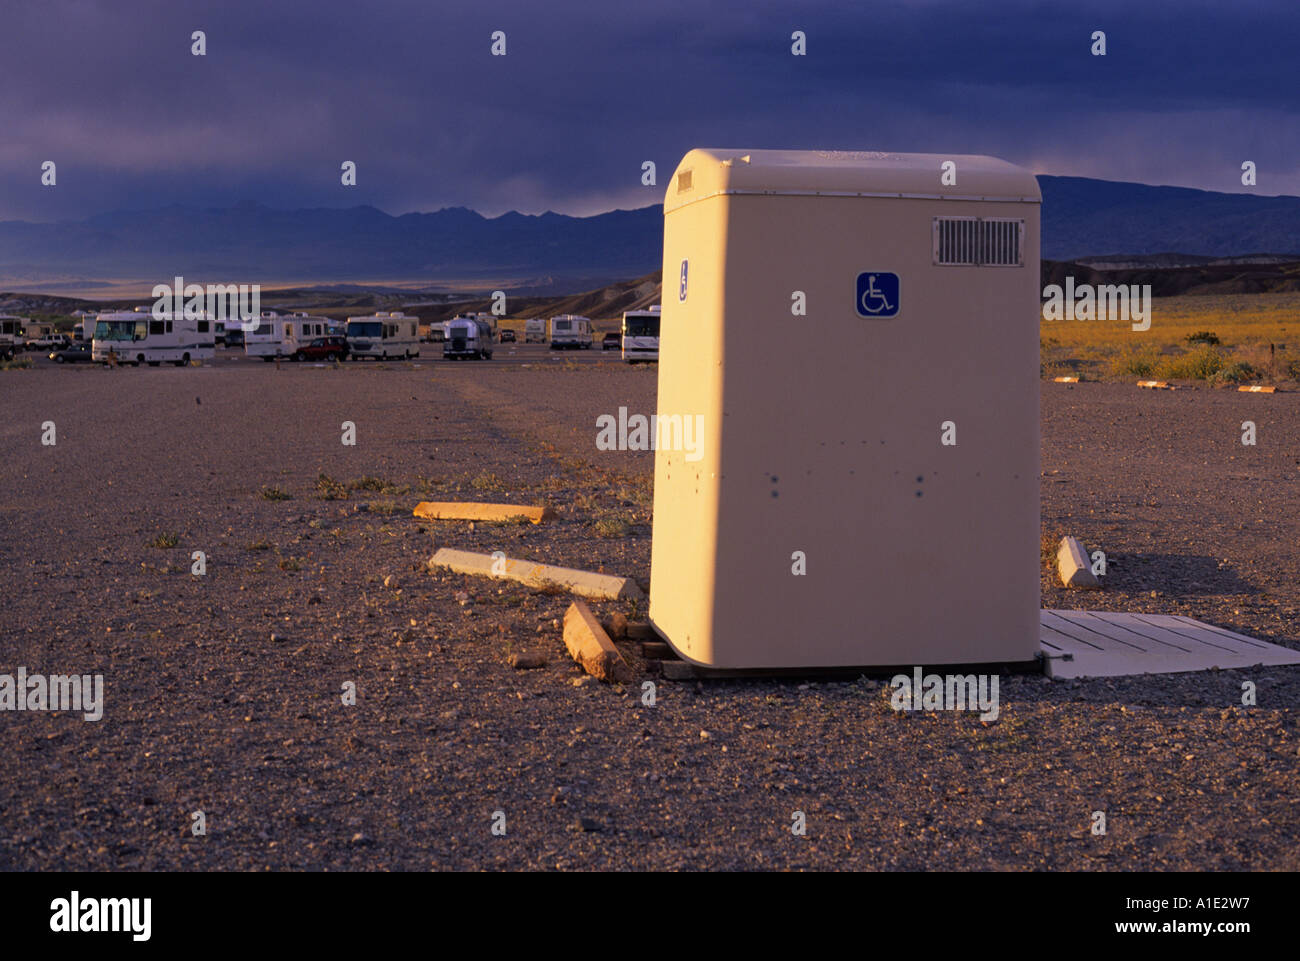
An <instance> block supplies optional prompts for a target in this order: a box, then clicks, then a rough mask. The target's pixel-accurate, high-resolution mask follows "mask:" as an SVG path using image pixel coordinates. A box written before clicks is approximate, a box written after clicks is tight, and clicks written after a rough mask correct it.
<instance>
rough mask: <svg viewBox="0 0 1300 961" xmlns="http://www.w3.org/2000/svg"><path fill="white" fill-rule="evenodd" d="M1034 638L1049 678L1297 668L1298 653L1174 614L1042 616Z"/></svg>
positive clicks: (1054, 613)
mask: <svg viewBox="0 0 1300 961" xmlns="http://www.w3.org/2000/svg"><path fill="white" fill-rule="evenodd" d="M1039 624H1040V625H1041V633H1040V635H1039V638H1040V642H1041V647H1042V654H1043V658H1044V660H1045V661H1046V663H1047V673H1048V675H1049V676H1051V677H1119V676H1122V675H1127V674H1175V673H1178V672H1179V671H1205V670H1209V669H1211V668H1216V667H1217V668H1221V669H1227V668H1234V667H1254V666H1255V665H1257V664H1269V665H1272V664H1300V651H1292V650H1289V649H1287V648H1285V647H1279V646H1278V645H1276V644H1269V643H1268V642H1267V641H1260V640H1256V639H1255V638H1253V637H1246V636H1245V635H1244V634H1235V633H1233V632H1232V631H1229V630H1225V629H1224V628H1222V627H1214V626H1213V625H1211V624H1203V623H1201V622H1200V621H1195V620H1192V618H1190V617H1183V616H1181V615H1178V614H1112V613H1107V612H1101V611H1051V610H1046V611H1043V612H1042V614H1041V616H1040V620H1039Z"/></svg>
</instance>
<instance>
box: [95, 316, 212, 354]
mask: <svg viewBox="0 0 1300 961" xmlns="http://www.w3.org/2000/svg"><path fill="white" fill-rule="evenodd" d="M212 323H213V322H212V318H211V317H209V316H208V315H207V314H202V315H200V316H199V317H194V318H188V317H181V318H173V316H172V315H171V314H163V315H161V317H155V316H153V314H151V313H149V311H148V309H147V308H145V309H143V310H135V311H114V312H111V313H106V314H99V315H98V316H97V317H96V318H95V338H94V341H93V342H92V343H91V347H90V357H91V360H93V361H96V362H98V363H105V362H107V361H108V359H109V351H112V353H113V356H114V357H115V358H116V359H117V360H118V361H119V362H121V363H123V364H131V365H133V366H135V367H139V366H140V365H141V364H148V365H149V366H150V367H157V366H158V365H159V364H161V363H163V362H164V361H167V362H169V363H172V364H175V365H176V366H177V367H185V366H188V365H189V363H190V361H192V360H211V359H212V356H213V353H214V350H215V347H216V342H215V340H214V339H213V329H212Z"/></svg>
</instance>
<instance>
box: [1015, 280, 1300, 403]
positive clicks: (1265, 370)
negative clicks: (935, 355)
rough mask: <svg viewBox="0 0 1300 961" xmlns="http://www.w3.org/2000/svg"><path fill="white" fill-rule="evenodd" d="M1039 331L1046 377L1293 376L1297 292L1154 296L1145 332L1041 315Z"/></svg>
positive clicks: (1298, 367) (1298, 352) (1217, 379)
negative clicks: (1065, 375) (1046, 317)
mask: <svg viewBox="0 0 1300 961" xmlns="http://www.w3.org/2000/svg"><path fill="white" fill-rule="evenodd" d="M1040 331H1041V344H1042V364H1043V375H1044V376H1045V377H1048V378H1051V377H1055V376H1059V375H1062V374H1071V373H1077V374H1080V375H1081V376H1083V377H1086V378H1089V379H1098V380H1129V379H1132V378H1134V377H1146V376H1154V377H1159V378H1163V379H1192V380H1205V381H1207V382H1209V383H1211V384H1214V385H1219V384H1237V383H1282V382H1285V381H1288V380H1300V293H1271V294H1221V295H1200V296H1198V295H1186V294H1185V295H1182V296H1178V297H1159V298H1156V299H1154V300H1153V301H1152V306H1151V327H1150V329H1149V330H1144V331H1135V330H1133V329H1132V328H1131V326H1130V324H1129V323H1128V322H1127V321H1101V320H1089V321H1078V320H1055V321H1047V320H1044V321H1041V327H1040ZM1207 334H1208V335H1212V336H1209V337H1205V336H1203V335H1207ZM1270 345H1272V346H1271V347H1270Z"/></svg>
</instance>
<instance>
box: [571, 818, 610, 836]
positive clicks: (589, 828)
mask: <svg viewBox="0 0 1300 961" xmlns="http://www.w3.org/2000/svg"><path fill="white" fill-rule="evenodd" d="M577 826H578V829H579V830H581V831H586V832H589V833H590V832H593V831H596V832H598V831H603V830H605V825H603V824H601V823H600V822H599V821H597V820H596V819H595V818H578V825H577Z"/></svg>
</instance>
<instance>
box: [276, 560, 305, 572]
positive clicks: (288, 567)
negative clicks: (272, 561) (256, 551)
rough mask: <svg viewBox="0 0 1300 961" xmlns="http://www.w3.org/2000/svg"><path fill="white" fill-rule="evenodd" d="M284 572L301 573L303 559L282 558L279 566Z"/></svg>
mask: <svg viewBox="0 0 1300 961" xmlns="http://www.w3.org/2000/svg"><path fill="white" fill-rule="evenodd" d="M279 567H280V570H282V571H300V570H302V559H301V558H299V557H282V558H280V564H279Z"/></svg>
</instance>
